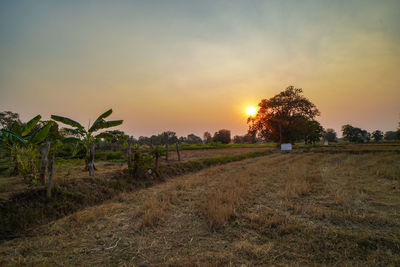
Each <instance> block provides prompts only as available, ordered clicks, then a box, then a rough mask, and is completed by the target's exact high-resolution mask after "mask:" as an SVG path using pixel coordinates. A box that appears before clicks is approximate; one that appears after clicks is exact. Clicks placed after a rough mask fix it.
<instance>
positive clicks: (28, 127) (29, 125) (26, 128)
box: [21, 115, 42, 137]
mask: <svg viewBox="0 0 400 267" xmlns="http://www.w3.org/2000/svg"><path fill="white" fill-rule="evenodd" d="M41 118H42V116H40V115H37V116H36V117H34V118H33V119H31V120H30V121H28V122H27V123H26V124H25V125H24V126H23V127H22V132H21V136H22V137H24V136H26V135H27V134H29V133H30V132H31V131H32V129H33V127H35V125H36V124H37V123H38V122H39V121H40V119H41Z"/></svg>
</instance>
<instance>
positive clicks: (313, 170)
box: [0, 148, 400, 266]
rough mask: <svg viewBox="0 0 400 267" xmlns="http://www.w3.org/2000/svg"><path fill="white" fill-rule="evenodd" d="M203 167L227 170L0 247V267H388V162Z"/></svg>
mask: <svg viewBox="0 0 400 267" xmlns="http://www.w3.org/2000/svg"><path fill="white" fill-rule="evenodd" d="M355 149H357V148H355ZM217 158H218V157H217ZM238 158H240V157H238ZM229 161H230V162H229ZM206 162H212V163H215V162H228V164H222V165H219V164H217V165H214V166H213V167H211V168H205V169H203V170H201V171H199V172H195V173H188V174H185V175H182V176H180V177H177V178H175V179H169V180H167V181H166V182H165V183H160V184H156V185H154V186H152V187H149V188H143V189H140V190H137V191H135V192H124V193H121V194H119V195H117V196H115V198H114V199H112V200H109V201H106V202H105V203H103V204H101V205H98V206H94V207H88V208H85V209H83V210H80V211H78V212H76V213H73V214H70V215H68V216H66V217H63V218H61V219H59V220H57V221H54V222H52V223H50V224H45V225H42V226H40V227H36V228H35V229H33V230H32V232H31V233H30V236H25V237H21V238H16V239H13V240H9V241H4V242H2V244H1V246H0V265H6V264H9V265H19V264H27V265H39V264H43V265H45V264H47V265H55V264H59V263H61V264H62V265H66V266H68V265H80V266H86V265H92V266H93V265H96V266H99V265H100V266H109V265H129V266H130V265H139V264H147V265H173V266H188V265H191V266H222V265H223V266H225V265H234V266H241V265H246V266H254V265H307V266H308V265H340V266H371V265H372V266H376V265H378V266H398V265H400V256H399V255H400V198H399V194H400V179H399V176H398V172H397V171H398V168H400V165H399V164H400V163H399V162H400V154H398V153H395V152H390V151H389V152H376V153H364V154H351V153H347V152H344V153H335V154H333V153H332V154H331V153H319V152H316V153H270V154H267V155H265V156H261V157H254V158H253V157H247V158H245V159H244V160H240V161H235V162H234V161H232V158H230V157H228V159H226V158H225V157H224V158H220V159H219V160H217V159H213V160H208V161H206ZM182 164H185V163H184V162H183V163H182ZM206 164H207V163H205V162H204V161H198V162H197V163H196V164H195V165H194V166H198V165H200V166H201V165H203V166H206ZM389 167H392V168H389ZM187 168H189V167H187ZM384 169H389V171H388V172H385V171H383V170H384ZM115 244H117V245H116V246H114V245H115Z"/></svg>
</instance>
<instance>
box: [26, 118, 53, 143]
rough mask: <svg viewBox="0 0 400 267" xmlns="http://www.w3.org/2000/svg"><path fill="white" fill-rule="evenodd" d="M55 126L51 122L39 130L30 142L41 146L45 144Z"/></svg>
mask: <svg viewBox="0 0 400 267" xmlns="http://www.w3.org/2000/svg"><path fill="white" fill-rule="evenodd" d="M52 124H53V122H52V121H49V122H48V123H47V124H46V125H45V126H43V127H42V128H40V129H39V130H37V131H36V132H35V133H34V134H33V135H32V137H31V139H30V141H31V142H32V143H34V144H39V143H41V142H43V141H44V140H45V139H46V137H47V136H48V135H49V131H50V127H51V125H52Z"/></svg>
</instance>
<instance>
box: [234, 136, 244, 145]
mask: <svg viewBox="0 0 400 267" xmlns="http://www.w3.org/2000/svg"><path fill="white" fill-rule="evenodd" d="M244 142H245V140H244V136H240V135H235V136H234V137H233V143H234V144H243V143H244Z"/></svg>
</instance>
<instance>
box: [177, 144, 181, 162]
mask: <svg viewBox="0 0 400 267" xmlns="http://www.w3.org/2000/svg"><path fill="white" fill-rule="evenodd" d="M176 153H177V154H178V161H181V152H180V151H179V141H176Z"/></svg>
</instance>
